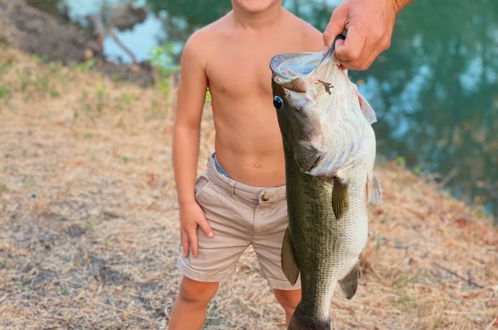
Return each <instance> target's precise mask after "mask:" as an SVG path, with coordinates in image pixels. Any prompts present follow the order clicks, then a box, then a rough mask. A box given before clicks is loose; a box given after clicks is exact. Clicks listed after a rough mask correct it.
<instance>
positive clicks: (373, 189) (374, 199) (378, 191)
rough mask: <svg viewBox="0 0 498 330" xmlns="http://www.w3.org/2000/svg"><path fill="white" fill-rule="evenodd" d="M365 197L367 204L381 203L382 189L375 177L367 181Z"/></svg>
mask: <svg viewBox="0 0 498 330" xmlns="http://www.w3.org/2000/svg"><path fill="white" fill-rule="evenodd" d="M367 196H368V204H375V205H379V204H380V202H381V201H382V188H381V186H380V182H379V179H377V177H376V176H375V175H372V176H371V178H369V179H368V181H367Z"/></svg>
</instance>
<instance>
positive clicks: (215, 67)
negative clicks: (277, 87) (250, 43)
mask: <svg viewBox="0 0 498 330" xmlns="http://www.w3.org/2000/svg"><path fill="white" fill-rule="evenodd" d="M274 54H276V53H274V52H271V51H268V50H266V51H265V50H259V51H258V49H257V48H255V47H252V48H249V47H238V48H237V47H227V48H226V49H224V50H220V52H219V53H218V54H216V56H212V58H211V59H210V60H209V63H208V65H207V71H206V73H207V77H208V82H209V88H210V90H211V91H212V92H214V93H218V94H223V95H226V96H230V97H248V96H257V95H261V94H271V71H270V68H269V62H270V59H271V57H272V56H273V55H274Z"/></svg>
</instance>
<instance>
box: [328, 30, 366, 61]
mask: <svg viewBox="0 0 498 330" xmlns="http://www.w3.org/2000/svg"><path fill="white" fill-rule="evenodd" d="M364 47H365V36H364V35H363V33H361V31H360V30H359V29H358V27H357V26H350V27H348V35H347V37H346V40H344V43H337V44H336V45H335V56H336V57H337V58H338V59H339V60H340V61H341V62H342V61H350V62H353V63H354V62H355V61H357V62H358V63H359V62H362V61H363V60H364V59H363V58H362V56H365V55H364V54H363V50H364Z"/></svg>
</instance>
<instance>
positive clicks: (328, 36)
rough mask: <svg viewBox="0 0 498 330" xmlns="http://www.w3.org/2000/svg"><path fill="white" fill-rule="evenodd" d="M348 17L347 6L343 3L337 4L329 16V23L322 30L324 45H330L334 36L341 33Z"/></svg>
mask: <svg viewBox="0 0 498 330" xmlns="http://www.w3.org/2000/svg"><path fill="white" fill-rule="evenodd" d="M347 18H348V8H347V7H346V6H344V5H340V6H338V7H337V8H336V9H334V11H333V12H332V15H331V16H330V21H329V24H327V27H326V28H325V31H324V32H323V43H324V45H325V47H330V44H332V42H333V41H334V39H335V37H337V36H338V35H339V34H341V33H342V32H343V31H344V29H345V28H346V23H347Z"/></svg>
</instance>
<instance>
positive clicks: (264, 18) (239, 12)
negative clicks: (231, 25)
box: [232, 1, 284, 30]
mask: <svg viewBox="0 0 498 330" xmlns="http://www.w3.org/2000/svg"><path fill="white" fill-rule="evenodd" d="M283 11H284V10H283V8H282V4H281V2H279V1H275V2H274V3H273V4H272V5H271V6H270V7H268V8H267V9H265V10H264V11H260V12H251V11H247V10H245V9H244V8H242V7H240V6H237V5H235V4H234V5H233V10H232V12H233V17H234V21H235V24H237V25H239V26H241V27H242V28H245V29H251V30H260V29H264V28H266V27H270V26H272V25H274V24H275V23H276V22H278V20H279V18H280V15H281V14H282V13H283Z"/></svg>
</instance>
